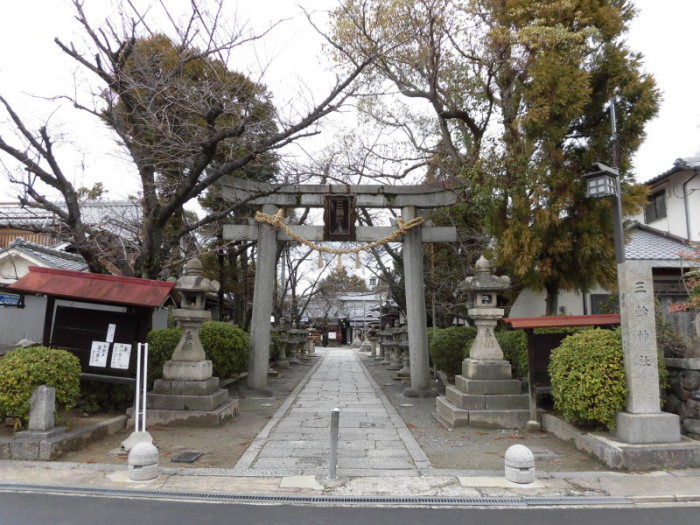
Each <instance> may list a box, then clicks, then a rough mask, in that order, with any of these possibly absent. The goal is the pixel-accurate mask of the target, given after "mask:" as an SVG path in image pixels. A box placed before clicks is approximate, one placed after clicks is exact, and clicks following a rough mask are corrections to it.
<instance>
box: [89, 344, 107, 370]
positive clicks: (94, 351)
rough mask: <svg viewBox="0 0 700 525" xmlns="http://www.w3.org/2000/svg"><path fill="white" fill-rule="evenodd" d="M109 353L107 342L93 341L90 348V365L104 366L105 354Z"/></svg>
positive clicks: (105, 363) (105, 362)
mask: <svg viewBox="0 0 700 525" xmlns="http://www.w3.org/2000/svg"><path fill="white" fill-rule="evenodd" d="M108 353H109V343H107V342H103V341H93V342H92V348H91V349H90V363H89V365H90V366H97V367H100V368H104V367H105V366H107V354H108Z"/></svg>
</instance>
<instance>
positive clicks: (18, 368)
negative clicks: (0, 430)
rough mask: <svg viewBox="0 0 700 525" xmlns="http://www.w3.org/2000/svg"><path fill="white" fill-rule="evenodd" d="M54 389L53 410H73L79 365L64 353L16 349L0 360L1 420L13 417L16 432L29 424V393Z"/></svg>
mask: <svg viewBox="0 0 700 525" xmlns="http://www.w3.org/2000/svg"><path fill="white" fill-rule="evenodd" d="M40 385H47V386H52V387H54V388H55V389H56V407H57V408H64V409H68V408H72V407H73V406H74V405H75V402H76V400H77V399H78V396H79V394H80V361H79V360H78V358H77V357H75V356H74V355H73V354H71V353H70V352H67V351H66V350H55V349H51V348H46V347H43V346H36V347H33V348H18V349H16V350H12V351H10V352H8V353H7V354H5V356H3V357H2V358H0V418H1V419H5V418H6V417H8V416H12V417H15V418H16V419H15V429H19V428H22V427H24V426H25V425H26V424H27V422H28V421H29V411H30V400H31V397H32V392H34V390H35V389H36V388H37V387H39V386H40Z"/></svg>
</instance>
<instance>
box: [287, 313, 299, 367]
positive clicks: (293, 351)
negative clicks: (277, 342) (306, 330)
mask: <svg viewBox="0 0 700 525" xmlns="http://www.w3.org/2000/svg"><path fill="white" fill-rule="evenodd" d="M287 334H288V336H289V339H288V346H287V349H288V351H287V358H288V359H289V362H290V363H292V364H295V365H299V364H301V361H299V358H298V357H297V347H298V345H299V330H297V325H296V323H292V326H291V327H290V328H289V330H287Z"/></svg>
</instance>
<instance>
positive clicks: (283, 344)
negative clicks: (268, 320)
mask: <svg viewBox="0 0 700 525" xmlns="http://www.w3.org/2000/svg"><path fill="white" fill-rule="evenodd" d="M277 332H278V333H279V341H280V344H279V355H278V356H277V361H276V365H277V368H289V361H288V360H287V345H288V344H289V333H288V332H287V329H286V328H285V325H284V323H283V322H282V323H280V326H279V328H277Z"/></svg>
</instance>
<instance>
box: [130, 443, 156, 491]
mask: <svg viewBox="0 0 700 525" xmlns="http://www.w3.org/2000/svg"><path fill="white" fill-rule="evenodd" d="M158 466H159V461H158V449H157V448H156V447H155V445H153V444H151V443H145V442H144V443H137V444H136V445H134V446H133V447H132V449H131V452H129V479H130V480H131V481H149V480H152V479H155V478H157V477H158Z"/></svg>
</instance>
